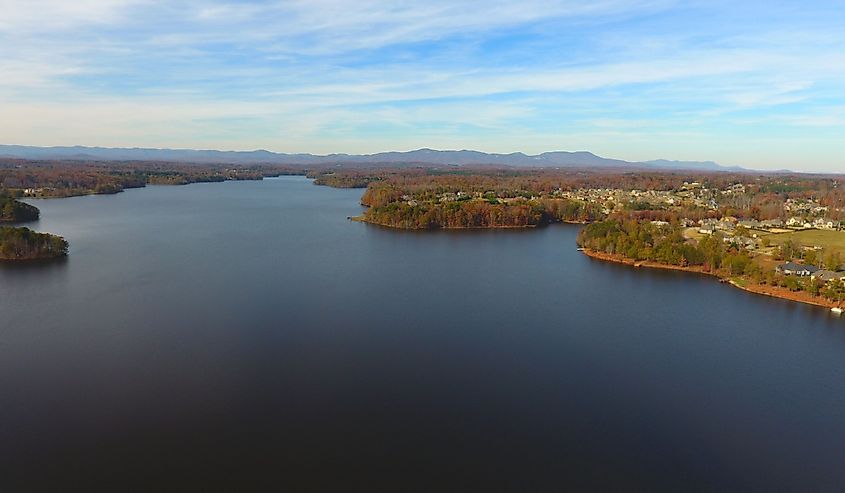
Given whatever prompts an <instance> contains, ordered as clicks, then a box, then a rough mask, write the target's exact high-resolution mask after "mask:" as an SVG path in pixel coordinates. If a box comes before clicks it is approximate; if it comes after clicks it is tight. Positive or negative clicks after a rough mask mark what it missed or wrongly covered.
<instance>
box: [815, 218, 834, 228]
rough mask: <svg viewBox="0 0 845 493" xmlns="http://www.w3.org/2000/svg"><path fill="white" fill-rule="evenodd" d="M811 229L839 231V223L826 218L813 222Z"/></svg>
mask: <svg viewBox="0 0 845 493" xmlns="http://www.w3.org/2000/svg"><path fill="white" fill-rule="evenodd" d="M813 227H815V228H816V229H839V221H834V220H833V219H827V218H818V219H816V220H815V221H813Z"/></svg>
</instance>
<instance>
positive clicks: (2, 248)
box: [0, 226, 68, 260]
mask: <svg viewBox="0 0 845 493" xmlns="http://www.w3.org/2000/svg"><path fill="white" fill-rule="evenodd" d="M67 249H68V244H67V241H65V239H64V238H62V237H60V236H55V235H51V234H47V233H37V232H35V231H33V230H31V229H29V228H13V227H10V226H0V260H35V259H49V258H57V257H64V256H66V255H67Z"/></svg>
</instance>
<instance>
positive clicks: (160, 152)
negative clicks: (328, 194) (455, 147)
mask: <svg viewBox="0 0 845 493" xmlns="http://www.w3.org/2000/svg"><path fill="white" fill-rule="evenodd" d="M0 158H18V159H65V160H94V161H171V162H184V163H204V164H210V163H219V164H241V165H244V164H291V165H293V164H300V165H315V164H394V165H402V164H408V165H420V164H432V165H444V166H469V165H487V166H514V167H532V168H565V167H571V168H637V169H640V168H657V169H691V170H707V171H737V170H742V169H743V168H740V167H737V166H730V167H729V166H722V165H720V164H718V163H715V162H713V161H670V160H666V159H658V160H654V161H624V160H621V159H610V158H605V157H601V156H597V155H595V154H593V153H591V152H587V151H577V152H567V151H554V152H544V153H542V154H535V155H528V154H523V153H521V152H515V153H511V154H490V153H485V152H479V151H470V150H460V151H439V150H434V149H417V150H414V151H407V152H380V153H376V154H327V155H315V154H285V153H278V152H270V151H266V150H257V151H216V150H193V149H150V148H137V147H133V148H108V147H83V146H71V147H34V146H19V145H0Z"/></svg>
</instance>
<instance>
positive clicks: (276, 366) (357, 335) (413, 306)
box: [0, 177, 845, 491]
mask: <svg viewBox="0 0 845 493" xmlns="http://www.w3.org/2000/svg"><path fill="white" fill-rule="evenodd" d="M360 194H361V191H360V190H336V189H330V188H324V187H316V186H313V185H312V184H311V182H310V181H307V180H305V179H304V178H293V177H292V178H281V179H273V180H266V181H263V182H229V183H223V184H201V185H190V186H186V187H149V188H147V189H143V190H132V191H128V192H125V193H122V194H119V195H116V196H95V197H80V198H72V199H63V200H53V201H37V202H36V205H37V206H38V207H40V208H41V212H42V220H41V221H40V222H39V223H36V224H34V225H33V226H34V227H35V228H36V229H39V230H44V231H51V232H54V233H58V234H62V235H64V236H65V237H66V238H67V239H68V240H69V242H70V244H71V252H70V257H69V258H68V259H67V261H64V262H58V263H51V264H45V265H26V266H9V265H5V266H2V267H0V486H2V488H0V489H2V490H4V491H18V490H29V489H53V490H60V491H71V490H78V491H90V490H109V491H116V490H121V491H123V490H127V489H130V490H131V489H134V490H147V491H148V490H150V489H155V490H158V489H205V490H209V489H212V490H213V489H229V490H244V489H259V488H268V487H272V488H273V489H274V490H277V489H283V490H284V489H287V490H289V491H326V490H331V491H349V490H361V489H364V490H370V491H406V490H416V491H468V490H486V491H503V490H510V491H562V490H567V489H573V488H576V489H590V490H608V489H610V490H614V489H615V490H618V489H624V490H648V491H655V490H675V491H680V490H682V491H695V490H709V491H726V490H733V491H754V490H756V491H836V490H842V489H843V488H845V320H842V319H837V318H835V317H833V316H831V315H830V314H829V313H828V312H827V311H825V310H823V309H817V308H813V307H806V306H802V305H798V304H794V303H790V302H786V301H780V300H775V299H769V298H765V297H761V296H756V295H752V294H748V293H745V292H742V291H739V290H736V289H733V288H731V287H728V286H725V285H721V284H719V283H717V282H715V281H714V280H713V279H711V278H706V277H698V276H695V275H691V274H685V273H676V272H662V271H651V270H641V269H631V268H628V267H625V266H618V265H614V264H606V263H601V262H598V261H594V260H591V259H589V258H586V257H584V256H582V255H581V254H579V253H578V252H577V251H576V250H575V243H574V240H575V236H576V234H577V231H578V229H577V227H574V226H555V227H548V228H543V229H538V230H533V231H476V232H434V233H408V232H398V231H391V230H385V229H381V228H377V227H372V226H368V225H364V224H360V223H354V222H351V221H348V220H347V219H346V217H347V216H350V215H354V214H356V213H358V212H359V211H360V207H359V206H358V205H357V204H358V198H359V197H360Z"/></svg>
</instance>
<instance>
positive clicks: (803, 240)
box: [764, 229, 845, 255]
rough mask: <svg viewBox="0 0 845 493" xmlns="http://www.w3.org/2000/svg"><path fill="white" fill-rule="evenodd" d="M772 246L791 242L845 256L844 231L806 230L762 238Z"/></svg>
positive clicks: (774, 234)
mask: <svg viewBox="0 0 845 493" xmlns="http://www.w3.org/2000/svg"><path fill="white" fill-rule="evenodd" d="M764 238H768V239H769V241H771V242H772V244H778V245H779V244H781V243H783V242H785V241H787V240H792V241H794V242H795V243H798V244H800V245H802V246H820V247H822V248H824V249H825V251H838V252H839V253H841V254H843V255H845V231H825V230H819V229H807V230H804V231H795V232H793V233H773V234H770V235H766V236H764Z"/></svg>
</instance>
